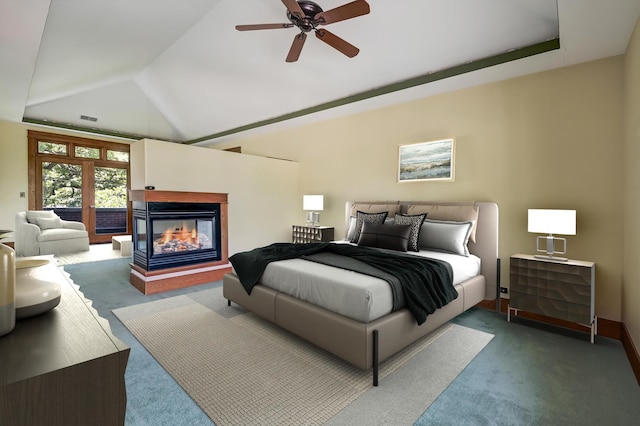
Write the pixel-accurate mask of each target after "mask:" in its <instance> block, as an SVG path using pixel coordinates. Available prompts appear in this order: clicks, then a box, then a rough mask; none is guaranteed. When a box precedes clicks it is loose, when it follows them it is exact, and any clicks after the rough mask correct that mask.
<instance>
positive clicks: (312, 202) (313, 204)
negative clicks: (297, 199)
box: [302, 195, 324, 211]
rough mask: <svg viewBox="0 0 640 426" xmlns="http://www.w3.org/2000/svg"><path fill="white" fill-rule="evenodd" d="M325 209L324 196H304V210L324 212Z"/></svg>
mask: <svg viewBox="0 0 640 426" xmlns="http://www.w3.org/2000/svg"><path fill="white" fill-rule="evenodd" d="M323 207H324V195H303V196H302V210H313V211H322V209H323Z"/></svg>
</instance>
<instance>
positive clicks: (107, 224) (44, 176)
mask: <svg viewBox="0 0 640 426" xmlns="http://www.w3.org/2000/svg"><path fill="white" fill-rule="evenodd" d="M29 159H30V161H29V164H30V167H29V208H30V209H35V210H53V211H55V212H56V213H57V214H58V216H60V217H61V218H63V219H67V220H76V221H81V222H83V223H84V224H85V226H86V227H87V231H88V233H89V241H90V243H92V244H95V243H104V242H110V241H111V237H112V236H113V235H122V234H128V233H130V229H131V211H130V208H129V203H128V201H127V190H128V188H129V182H130V179H129V145H127V144H117V143H112V142H103V141H96V140H92V139H85V138H76V137H70V136H62V135H55V134H48V133H41V132H33V131H30V132H29Z"/></svg>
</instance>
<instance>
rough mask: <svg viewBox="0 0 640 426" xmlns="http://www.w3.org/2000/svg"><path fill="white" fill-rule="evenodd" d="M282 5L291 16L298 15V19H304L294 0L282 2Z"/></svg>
mask: <svg viewBox="0 0 640 426" xmlns="http://www.w3.org/2000/svg"><path fill="white" fill-rule="evenodd" d="M282 3H284V5H285V6H286V7H287V10H288V11H289V12H290V13H291V14H292V15H298V18H299V19H302V18H304V16H305V15H304V11H303V10H302V8H301V7H300V5H299V4H298V2H297V1H296V0H282Z"/></svg>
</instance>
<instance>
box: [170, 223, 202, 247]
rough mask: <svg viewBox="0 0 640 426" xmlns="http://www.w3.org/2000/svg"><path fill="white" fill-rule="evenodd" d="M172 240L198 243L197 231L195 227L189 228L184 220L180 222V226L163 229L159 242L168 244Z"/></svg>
mask: <svg viewBox="0 0 640 426" xmlns="http://www.w3.org/2000/svg"><path fill="white" fill-rule="evenodd" d="M174 240H178V241H181V242H184V243H187V244H200V242H199V241H198V231H197V230H196V229H195V228H193V229H191V230H190V229H189V226H188V225H187V223H186V222H182V226H181V227H179V228H168V229H167V230H166V231H164V233H163V234H162V242H161V244H168V243H170V242H171V241H174Z"/></svg>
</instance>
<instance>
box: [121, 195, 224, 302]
mask: <svg viewBox="0 0 640 426" xmlns="http://www.w3.org/2000/svg"><path fill="white" fill-rule="evenodd" d="M130 198H131V201H132V207H133V237H132V241H133V264H132V265H131V283H132V284H133V285H134V286H135V287H136V288H138V289H139V290H140V291H142V292H143V293H145V294H152V293H157V292H160V291H165V290H172V289H175V288H180V287H186V286H190V285H195V284H201V283H204V282H209V281H217V280H219V279H221V278H222V275H224V273H226V272H228V271H230V270H231V267H230V265H229V262H228V258H227V236H226V235H227V195H226V194H214V193H199V192H179V191H156V190H139V191H131V192H130Z"/></svg>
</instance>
